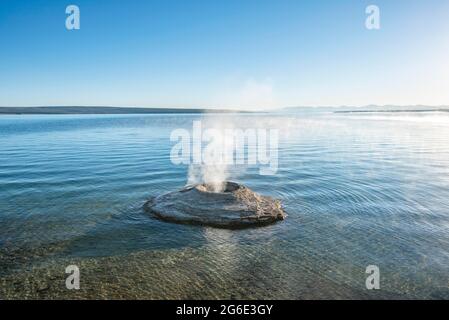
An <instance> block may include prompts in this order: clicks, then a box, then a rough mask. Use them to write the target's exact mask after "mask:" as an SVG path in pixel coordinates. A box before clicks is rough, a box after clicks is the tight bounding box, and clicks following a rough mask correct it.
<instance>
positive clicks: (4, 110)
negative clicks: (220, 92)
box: [0, 107, 247, 115]
mask: <svg viewBox="0 0 449 320" xmlns="http://www.w3.org/2000/svg"><path fill="white" fill-rule="evenodd" d="M246 112H247V111H239V110H226V109H200V108H198V109H195V108H191V109H181V108H137V107H129V108H127V107H0V115H27V114H30V115H32V114H34V115H38V114H43V115H58V114H60V115H64V114H184V113H198V114H201V113H246Z"/></svg>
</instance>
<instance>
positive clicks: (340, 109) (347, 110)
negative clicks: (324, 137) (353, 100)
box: [282, 105, 449, 113]
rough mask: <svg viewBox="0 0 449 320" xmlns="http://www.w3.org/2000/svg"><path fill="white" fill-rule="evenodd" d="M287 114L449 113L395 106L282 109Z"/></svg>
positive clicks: (448, 109) (439, 108) (446, 108)
mask: <svg viewBox="0 0 449 320" xmlns="http://www.w3.org/2000/svg"><path fill="white" fill-rule="evenodd" d="M282 110H283V111H287V112H334V113H357V112H431V111H444V112H449V106H424V105H414V106H395V105H385V106H378V105H368V106H362V107H353V106H339V107H326V106H322V107H304V106H302V107H288V108H284V109H282Z"/></svg>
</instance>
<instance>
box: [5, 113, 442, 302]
mask: <svg viewBox="0 0 449 320" xmlns="http://www.w3.org/2000/svg"><path fill="white" fill-rule="evenodd" d="M203 117H204V119H203V120H204V121H205V122H211V121H212V120H213V119H215V120H216V119H217V118H219V121H220V123H225V124H226V123H230V124H232V126H233V127H239V128H240V127H242V128H244V127H248V126H251V127H257V128H278V129H280V135H279V142H280V145H279V168H278V171H277V173H276V174H275V175H272V176H261V175H259V170H258V167H257V166H250V167H242V166H239V167H238V168H234V169H231V178H232V179H233V180H236V181H238V182H240V183H244V184H245V185H247V186H248V187H250V188H251V189H253V190H254V191H256V192H258V193H261V194H264V195H270V196H273V197H275V198H278V199H280V200H281V201H282V202H283V204H284V206H285V209H286V211H287V213H288V215H289V216H288V218H287V219H286V220H285V221H283V222H280V223H277V224H274V225H271V226H268V227H263V228H257V229H245V230H232V231H231V230H219V229H214V228H208V227H198V226H185V225H176V224H170V223H165V222H162V221H158V220H156V219H154V218H153V217H151V216H149V215H148V214H146V213H145V212H144V211H143V210H142V205H143V203H144V202H145V201H146V200H147V199H148V198H150V197H152V196H156V195H159V194H161V193H164V192H168V191H172V190H176V189H179V188H181V187H182V186H184V185H185V183H186V181H187V170H188V168H187V167H186V166H176V165H174V164H172V163H171V161H170V149H171V147H172V146H173V145H174V143H173V142H170V132H171V131H172V130H173V129H175V128H187V129H191V126H192V121H193V120H198V119H200V118H203ZM211 119H212V120H211ZM212 122H213V121H212ZM448 137H449V114H448V113H419V114H416V113H415V114H414V113H401V114H331V113H311V114H275V115H264V114H255V115H205V116H199V115H83V116H72V115H71V116H61V115H58V116H2V117H0V154H1V160H2V161H1V162H0V298H193V299H195V298H225V299H231V298H235V299H239V298H247V299H252V298H268V299H277V298H286V299H297V298H305V299H307V298H336V299H347V298H404V299H407V298H449V138H448ZM69 264H76V265H78V266H79V267H80V270H81V279H82V280H81V289H80V290H78V291H70V290H67V289H66V288H65V278H66V276H67V275H66V274H65V272H64V271H65V267H66V266H67V265H69ZM368 265H377V266H378V267H379V268H380V272H381V278H380V280H381V289H380V290H367V289H366V288H365V279H366V277H367V274H366V273H365V268H366V267H367V266H368Z"/></svg>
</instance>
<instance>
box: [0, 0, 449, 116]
mask: <svg viewBox="0 0 449 320" xmlns="http://www.w3.org/2000/svg"><path fill="white" fill-rule="evenodd" d="M70 4H75V5H78V6H79V8H80V11H81V29H80V30H72V31H68V30H67V29H66V28H65V19H66V17H67V15H66V13H65V8H66V6H67V5H70ZM370 4H375V5H377V6H379V8H380V23H381V29H380V30H368V29H366V28H365V19H366V17H367V15H366V14H365V8H366V7H367V6H368V5H370ZM367 104H382V105H383V104H400V105H409V104H427V105H443V104H445V105H449V1H447V0H428V1H423V0H394V1H391V0H371V1H364V0H359V1H356V0H352V1H351V0H337V1H336V0H328V1H317V0H309V1H300V0H291V1H282V0H276V1H275V0H272V1H264V0H254V1H251V0H161V1H154V0H153V1H151V0H148V1H144V0H141V1H137V0H135V1H133V0H128V1H122V0H95V1H92V0H68V1H61V0H0V106H35V105H110V106H142V107H220V108H223V107H233V108H250V109H262V108H270V107H284V106H300V105H305V106H310V105H312V106H315V105H367Z"/></svg>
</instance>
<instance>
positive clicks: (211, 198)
mask: <svg viewBox="0 0 449 320" xmlns="http://www.w3.org/2000/svg"><path fill="white" fill-rule="evenodd" d="M144 209H145V210H146V211H148V212H150V213H152V214H153V215H155V216H156V217H157V218H159V219H162V220H166V221H170V222H176V223H186V224H199V225H208V226H213V227H220V228H245V227H251V226H261V225H267V224H271V223H274V222H276V221H278V220H283V219H284V218H285V217H286V214H285V212H284V210H283V209H282V205H281V202H280V201H279V200H276V199H273V198H271V197H266V196H261V195H259V194H257V193H255V192H254V191H252V190H250V189H248V188H247V187H245V186H243V185H241V184H238V183H235V182H226V183H225V185H224V188H223V192H213V187H212V186H210V185H207V184H198V185H194V186H187V187H185V188H183V189H181V190H179V191H175V192H170V193H167V194H164V195H161V196H158V197H155V198H153V199H151V200H149V201H148V202H146V203H145V205H144Z"/></svg>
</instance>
